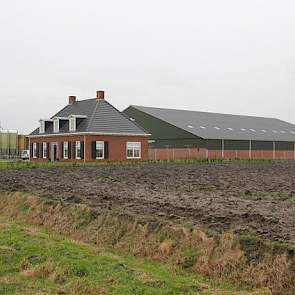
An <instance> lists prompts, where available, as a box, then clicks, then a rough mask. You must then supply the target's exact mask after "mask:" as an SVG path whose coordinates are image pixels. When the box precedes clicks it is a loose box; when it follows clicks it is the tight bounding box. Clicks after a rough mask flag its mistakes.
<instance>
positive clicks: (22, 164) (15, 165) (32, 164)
mask: <svg viewBox="0 0 295 295" xmlns="http://www.w3.org/2000/svg"><path fill="white" fill-rule="evenodd" d="M275 161H287V160H275ZM273 162H274V160H271V159H238V158H236V159H229V158H192V159H175V160H157V161H156V160H149V161H138V160H134V161H130V160H127V161H107V160H105V161H99V162H86V163H84V162H50V161H45V162H43V161H40V162H38V161H0V170H1V169H33V168H54V167H83V166H87V167H89V166H90V167H91V166H104V165H113V166H117V165H146V164H159V165H161V164H210V163H212V164H229V163H241V164H243V163H258V164H259V163H273Z"/></svg>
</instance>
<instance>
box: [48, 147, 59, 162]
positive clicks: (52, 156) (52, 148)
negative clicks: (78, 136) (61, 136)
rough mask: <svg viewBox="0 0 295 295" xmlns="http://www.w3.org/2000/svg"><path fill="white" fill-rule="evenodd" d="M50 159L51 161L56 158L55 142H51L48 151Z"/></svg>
mask: <svg viewBox="0 0 295 295" xmlns="http://www.w3.org/2000/svg"><path fill="white" fill-rule="evenodd" d="M50 152H51V153H50V159H51V162H54V161H56V159H57V143H52V144H51V151H50Z"/></svg>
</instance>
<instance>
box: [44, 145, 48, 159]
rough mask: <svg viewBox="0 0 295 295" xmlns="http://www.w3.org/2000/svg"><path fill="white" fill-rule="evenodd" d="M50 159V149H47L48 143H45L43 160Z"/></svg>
mask: <svg viewBox="0 0 295 295" xmlns="http://www.w3.org/2000/svg"><path fill="white" fill-rule="evenodd" d="M47 158H48V148H47V142H43V159H47Z"/></svg>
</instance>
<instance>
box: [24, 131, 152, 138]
mask: <svg viewBox="0 0 295 295" xmlns="http://www.w3.org/2000/svg"><path fill="white" fill-rule="evenodd" d="M76 135H111V136H151V134H139V133H115V132H114V133H113V132H76V133H57V134H52V133H51V134H38V135H29V136H28V137H29V138H35V137H55V136H76Z"/></svg>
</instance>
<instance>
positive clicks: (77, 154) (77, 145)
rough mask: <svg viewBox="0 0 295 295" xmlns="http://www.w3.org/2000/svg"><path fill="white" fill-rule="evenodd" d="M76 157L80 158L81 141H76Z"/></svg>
mask: <svg viewBox="0 0 295 295" xmlns="http://www.w3.org/2000/svg"><path fill="white" fill-rule="evenodd" d="M76 159H81V141H76Z"/></svg>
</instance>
